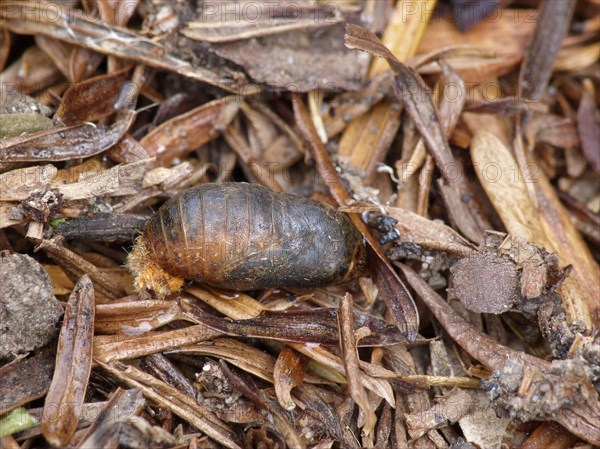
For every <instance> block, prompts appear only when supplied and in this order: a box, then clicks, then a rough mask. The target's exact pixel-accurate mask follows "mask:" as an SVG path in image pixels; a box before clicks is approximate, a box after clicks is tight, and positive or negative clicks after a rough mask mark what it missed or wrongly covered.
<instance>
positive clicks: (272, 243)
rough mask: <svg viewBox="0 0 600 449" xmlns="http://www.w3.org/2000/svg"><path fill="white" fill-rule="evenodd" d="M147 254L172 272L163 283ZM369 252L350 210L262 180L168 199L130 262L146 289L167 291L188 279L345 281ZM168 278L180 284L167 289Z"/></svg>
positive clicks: (302, 283)
mask: <svg viewBox="0 0 600 449" xmlns="http://www.w3.org/2000/svg"><path fill="white" fill-rule="evenodd" d="M139 256H142V257H144V258H146V259H148V261H149V262H150V264H151V265H152V266H154V265H156V266H158V267H160V269H162V270H164V272H166V274H167V279H166V281H161V280H160V277H161V275H162V274H161V273H158V278H159V279H158V285H156V284H157V282H156V280H153V279H151V277H152V276H150V277H149V274H152V273H143V271H144V270H147V267H144V266H143V265H144V263H143V262H144V261H141V260H138V259H139ZM365 258H366V250H365V245H364V243H363V238H362V236H361V234H360V233H359V231H358V230H357V229H356V227H355V226H354V224H353V223H352V221H351V220H350V218H349V217H348V216H347V215H346V214H345V213H342V212H339V211H337V210H335V209H334V208H332V207H330V206H328V205H325V204H322V203H318V202H315V201H312V200H309V199H306V198H302V197H296V196H293V195H288V194H285V193H277V192H273V191H271V190H269V189H267V188H265V187H262V186H260V185H258V184H248V183H224V184H201V185H198V186H196V187H192V188H190V189H187V190H184V191H182V192H180V193H179V194H178V195H176V196H175V197H173V198H172V199H170V200H169V201H167V202H166V203H165V204H164V205H163V206H162V207H161V208H160V209H159V210H158V212H157V213H156V214H155V215H154V216H153V217H152V218H151V219H150V221H149V222H148V225H147V227H146V230H145V232H144V234H143V235H142V237H141V238H140V239H138V241H137V242H136V247H135V248H134V251H133V252H132V254H131V256H130V259H129V265H130V267H131V268H132V271H134V273H135V274H136V288H137V289H138V290H139V291H146V292H150V293H151V294H152V293H154V294H153V295H152V296H159V297H162V296H164V295H165V292H166V291H173V290H177V289H178V288H180V285H179V286H177V284H182V283H183V279H188V280H194V281H197V282H201V283H204V284H207V285H211V286H214V287H218V288H222V289H227V290H257V289H264V288H271V287H315V286H324V285H331V284H339V283H343V282H347V281H350V280H353V279H355V278H356V277H358V276H360V275H361V274H363V272H364V269H365V266H366V262H365ZM146 265H147V264H146ZM155 269H156V268H155V267H153V268H152V269H151V271H152V270H155ZM174 279H176V281H175V280H174ZM165 282H166V284H173V285H172V286H170V287H168V288H167V289H166V290H165V288H164V287H165V285H164V284H165ZM174 287H175V288H174Z"/></svg>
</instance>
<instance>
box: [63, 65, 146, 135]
mask: <svg viewBox="0 0 600 449" xmlns="http://www.w3.org/2000/svg"><path fill="white" fill-rule="evenodd" d="M129 72H130V67H126V68H124V69H121V70H119V71H117V72H114V73H109V74H106V75H99V76H96V77H94V78H90V79H87V80H85V81H82V82H79V83H75V84H72V85H71V86H70V87H69V88H68V89H67V91H66V92H65V94H64V95H63V98H62V101H61V103H60V106H59V107H58V109H57V110H56V113H55V114H54V119H55V120H58V121H59V122H62V123H64V124H65V125H67V126H71V125H77V124H79V123H82V122H95V121H96V120H100V119H102V118H105V117H108V116H110V115H112V114H114V113H115V112H117V111H118V110H119V109H120V108H123V107H125V106H128V105H130V103H131V102H132V100H135V97H137V95H136V93H135V91H136V90H137V89H136V87H135V86H134V85H133V84H131V85H129V86H128V89H124V86H125V83H126V82H127V80H128V78H129Z"/></svg>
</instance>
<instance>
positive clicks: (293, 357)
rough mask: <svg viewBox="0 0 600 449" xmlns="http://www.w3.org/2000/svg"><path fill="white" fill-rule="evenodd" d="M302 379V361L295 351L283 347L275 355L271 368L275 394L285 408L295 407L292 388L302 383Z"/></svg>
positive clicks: (291, 408)
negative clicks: (275, 358)
mask: <svg viewBox="0 0 600 449" xmlns="http://www.w3.org/2000/svg"><path fill="white" fill-rule="evenodd" d="M303 381H304V363H303V361H302V358H301V357H300V356H299V355H298V353H297V352H296V351H294V350H293V349H290V348H285V349H284V350H283V351H281V352H280V353H279V355H278V356H277V361H276V362H275V367H274V368H273V383H274V386H275V394H277V400H278V401H279V403H280V404H281V406H282V407H283V408H284V409H286V410H293V409H295V408H296V403H295V402H294V400H293V399H292V396H291V391H292V388H294V387H297V386H298V385H302V382H303Z"/></svg>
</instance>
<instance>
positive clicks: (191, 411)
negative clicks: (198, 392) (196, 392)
mask: <svg viewBox="0 0 600 449" xmlns="http://www.w3.org/2000/svg"><path fill="white" fill-rule="evenodd" d="M100 366H102V368H104V369H105V370H106V371H108V372H109V373H111V374H112V375H114V376H116V377H117V378H119V379H120V380H122V381H123V382H125V383H127V384H128V385H130V386H131V387H132V388H139V389H140V390H141V391H142V394H143V395H144V397H145V398H146V399H148V400H149V401H151V402H153V403H155V404H157V405H158V406H159V407H162V408H165V409H167V410H169V411H171V412H172V413H174V414H176V415H177V416H179V417H180V418H181V419H184V420H186V421H187V422H189V423H190V424H192V425H193V426H194V427H196V428H197V429H199V430H200V431H202V432H204V433H205V434H206V435H208V436H209V437H211V438H212V439H213V440H215V441H217V442H219V443H220V444H222V445H223V446H225V447H227V448H229V449H241V446H240V445H239V444H238V443H237V442H236V441H237V437H236V435H235V434H234V433H233V431H232V430H231V429H230V428H229V427H228V426H227V425H226V424H225V423H224V422H223V421H221V420H220V419H219V418H217V417H216V416H215V415H214V414H213V413H212V412H210V411H209V410H207V409H206V408H205V407H203V406H202V405H200V404H199V403H197V402H196V400H195V399H194V398H190V397H189V396H187V395H185V394H183V393H181V392H180V391H179V390H177V389H176V388H173V387H171V386H170V385H167V384H166V383H164V382H162V381H160V380H159V379H157V378H155V377H153V376H151V375H150V374H147V373H145V372H143V371H141V370H139V369H137V368H135V367H133V366H127V365H123V364H122V363H114V364H110V365H107V364H105V363H100Z"/></svg>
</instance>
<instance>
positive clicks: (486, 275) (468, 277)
mask: <svg viewBox="0 0 600 449" xmlns="http://www.w3.org/2000/svg"><path fill="white" fill-rule="evenodd" d="M450 273H451V276H450V288H449V289H448V294H449V295H450V296H451V297H453V298H455V299H458V300H459V301H460V302H462V303H463V304H464V305H465V307H466V308H467V309H469V310H471V311H473V312H477V313H482V312H483V313H502V312H506V311H507V310H508V309H509V308H510V307H511V306H512V305H513V304H514V303H515V302H516V300H517V294H518V293H517V292H518V286H519V285H518V276H517V266H516V264H515V263H514V262H513V261H512V260H511V259H510V258H508V257H506V256H502V255H500V254H495V253H491V252H481V253H477V254H473V255H470V256H467V257H465V258H463V259H461V260H459V261H458V262H456V263H455V264H454V265H453V266H452V267H451V268H450Z"/></svg>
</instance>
